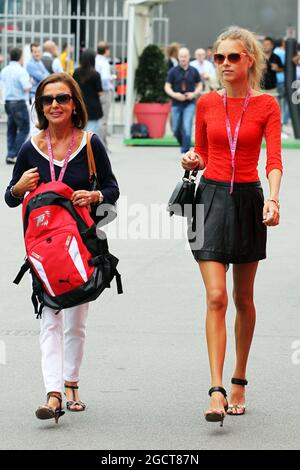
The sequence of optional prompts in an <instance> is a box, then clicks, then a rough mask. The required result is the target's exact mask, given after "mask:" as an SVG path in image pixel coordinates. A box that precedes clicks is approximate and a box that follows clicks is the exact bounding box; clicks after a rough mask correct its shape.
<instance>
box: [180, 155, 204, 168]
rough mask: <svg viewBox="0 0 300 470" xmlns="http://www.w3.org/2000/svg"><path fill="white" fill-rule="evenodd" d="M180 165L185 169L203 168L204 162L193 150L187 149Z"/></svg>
mask: <svg viewBox="0 0 300 470" xmlns="http://www.w3.org/2000/svg"><path fill="white" fill-rule="evenodd" d="M181 166H182V167H183V168H184V169H185V170H190V171H191V170H195V169H196V168H197V169H199V170H202V169H203V168H204V166H205V165H204V162H203V160H202V158H201V157H199V155H197V154H196V153H195V152H194V151H193V150H189V151H188V152H187V153H186V154H185V155H184V156H183V158H182V160H181Z"/></svg>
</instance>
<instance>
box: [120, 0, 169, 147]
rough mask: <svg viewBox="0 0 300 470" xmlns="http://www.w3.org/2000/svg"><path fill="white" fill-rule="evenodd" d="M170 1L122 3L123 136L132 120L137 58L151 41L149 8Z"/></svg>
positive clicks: (148, 0)
mask: <svg viewBox="0 0 300 470" xmlns="http://www.w3.org/2000/svg"><path fill="white" fill-rule="evenodd" d="M170 1H173V0H126V2H125V4H124V17H127V18H128V48H127V80H126V108H125V138H129V137H130V127H131V124H132V121H133V107H134V102H135V92H134V77H135V70H136V67H137V63H138V58H139V56H140V55H141V53H142V51H143V50H144V48H145V47H146V46H147V45H148V44H151V43H152V41H153V34H152V15H151V10H152V8H153V7H154V6H156V5H160V4H162V3H167V2H170Z"/></svg>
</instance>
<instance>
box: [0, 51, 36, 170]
mask: <svg viewBox="0 0 300 470" xmlns="http://www.w3.org/2000/svg"><path fill="white" fill-rule="evenodd" d="M0 79H1V80H2V82H3V85H4V99H5V112H6V114H7V156H6V163H8V164H15V163H16V159H17V155H18V153H19V150H20V148H21V147H22V145H23V143H24V142H25V140H26V139H27V136H28V133H29V113H28V109H27V104H26V102H27V101H28V98H29V91H30V89H31V87H32V83H31V81H30V77H29V75H28V72H27V70H26V69H25V68H24V67H23V52H22V50H21V49H19V48H17V47H15V48H14V49H11V51H10V62H9V64H8V65H7V66H6V67H4V69H3V70H2V71H1V75H0Z"/></svg>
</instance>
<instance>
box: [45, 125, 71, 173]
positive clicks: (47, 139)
mask: <svg viewBox="0 0 300 470" xmlns="http://www.w3.org/2000/svg"><path fill="white" fill-rule="evenodd" d="M74 137H75V133H74V127H73V129H72V136H71V142H70V145H69V148H68V152H67V155H66V158H65V161H64V164H63V167H62V169H61V170H60V173H59V177H58V181H62V180H63V177H64V174H65V172H66V169H67V165H68V163H69V159H70V156H71V155H72V152H73V147H74V140H75V138H74ZM46 141H47V147H48V156H49V164H50V173H51V180H52V181H56V178H55V170H54V161H53V160H54V158H53V152H52V146H51V138H50V131H49V128H48V129H46Z"/></svg>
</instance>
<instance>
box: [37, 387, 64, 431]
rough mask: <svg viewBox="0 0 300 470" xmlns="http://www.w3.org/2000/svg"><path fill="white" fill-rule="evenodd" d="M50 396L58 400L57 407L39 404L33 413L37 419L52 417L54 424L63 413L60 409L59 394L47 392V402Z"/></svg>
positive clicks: (60, 399) (60, 400)
mask: <svg viewBox="0 0 300 470" xmlns="http://www.w3.org/2000/svg"><path fill="white" fill-rule="evenodd" d="M50 397H52V398H57V400H58V401H59V408H53V407H52V406H49V405H48V404H47V405H43V406H39V407H38V409H37V410H36V412H35V415H36V417H37V418H38V419H52V418H54V420H55V422H56V424H57V423H58V420H59V418H60V417H61V416H63V415H64V414H65V412H64V411H63V410H62V398H61V396H59V395H56V394H55V393H53V392H50V393H47V402H48V401H49V400H50Z"/></svg>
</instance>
